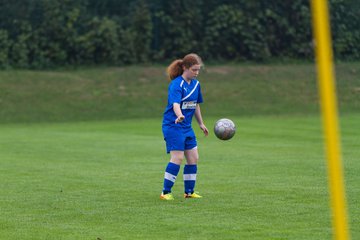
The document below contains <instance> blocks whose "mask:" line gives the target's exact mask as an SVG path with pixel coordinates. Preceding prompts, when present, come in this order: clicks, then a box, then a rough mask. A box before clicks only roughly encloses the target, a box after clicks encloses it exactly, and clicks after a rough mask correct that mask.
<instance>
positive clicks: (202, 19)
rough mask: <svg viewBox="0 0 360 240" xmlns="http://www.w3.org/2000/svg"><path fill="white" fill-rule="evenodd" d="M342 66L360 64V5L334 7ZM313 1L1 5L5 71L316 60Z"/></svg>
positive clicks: (335, 1) (337, 0)
mask: <svg viewBox="0 0 360 240" xmlns="http://www.w3.org/2000/svg"><path fill="white" fill-rule="evenodd" d="M330 7H331V19H332V24H331V26H332V34H333V43H334V45H333V46H334V53H335V56H336V58H337V59H344V60H359V59H360V45H359V44H358V42H359V40H360V30H359V29H360V3H359V2H358V1H357V0H346V1H345V0H330ZM310 21H311V16H310V8H309V2H308V1H307V0H293V1H276V2H274V1H267V0H259V1H247V0H236V1H235V0H222V1H219V0H208V1H205V0H197V1H192V0H172V1H166V0H136V1H130V2H129V1H125V0H102V1H96V0H37V1H26V0H17V1H5V0H0V47H1V49H0V67H3V68H4V67H17V68H51V67H58V66H67V65H72V66H73V65H75V66H76V65H85V64H86V65H88V64H90V65H93V64H106V65H123V64H135V63H145V62H149V61H158V62H162V61H168V60H169V59H173V58H178V57H182V56H184V55H185V54H186V53H189V52H198V53H199V54H200V55H201V56H203V57H204V58H206V59H207V62H211V60H221V61H228V60H231V61H247V60H251V61H258V62H260V61H271V60H272V59H274V58H276V59H284V58H285V59H299V60H312V59H313V39H312V31H311V24H310Z"/></svg>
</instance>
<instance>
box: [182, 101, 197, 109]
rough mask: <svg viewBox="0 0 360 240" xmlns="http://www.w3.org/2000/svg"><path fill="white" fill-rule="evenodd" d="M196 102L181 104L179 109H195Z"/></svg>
mask: <svg viewBox="0 0 360 240" xmlns="http://www.w3.org/2000/svg"><path fill="white" fill-rule="evenodd" d="M195 108H196V101H188V102H183V104H182V107H181V109H195Z"/></svg>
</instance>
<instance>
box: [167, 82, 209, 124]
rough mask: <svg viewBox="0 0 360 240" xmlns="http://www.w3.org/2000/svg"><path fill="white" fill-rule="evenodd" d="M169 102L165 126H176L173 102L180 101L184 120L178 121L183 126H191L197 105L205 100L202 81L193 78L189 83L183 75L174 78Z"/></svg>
mask: <svg viewBox="0 0 360 240" xmlns="http://www.w3.org/2000/svg"><path fill="white" fill-rule="evenodd" d="M168 93H169V94H168V104H167V106H166V109H165V112H164V118H163V127H167V126H169V127H170V126H174V125H175V120H176V118H177V116H176V114H175V112H174V109H173V104H174V103H179V104H180V109H181V112H182V114H183V115H184V116H185V119H184V121H182V122H181V123H177V124H176V125H179V126H181V127H191V121H192V117H193V116H194V113H195V109H196V105H197V104H199V103H202V102H203V98H202V94H201V88H200V83H199V81H198V80H196V79H193V80H191V82H190V83H187V82H186V81H185V80H184V78H183V77H182V76H178V77H177V78H175V79H173V80H172V81H171V83H170V85H169V90H168Z"/></svg>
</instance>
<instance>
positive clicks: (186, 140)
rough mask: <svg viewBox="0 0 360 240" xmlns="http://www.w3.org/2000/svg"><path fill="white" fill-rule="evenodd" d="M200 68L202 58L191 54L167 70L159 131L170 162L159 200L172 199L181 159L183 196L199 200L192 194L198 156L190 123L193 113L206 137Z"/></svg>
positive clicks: (178, 60) (195, 194)
mask: <svg viewBox="0 0 360 240" xmlns="http://www.w3.org/2000/svg"><path fill="white" fill-rule="evenodd" d="M202 65H203V63H202V60H201V58H200V57H199V56H198V55H196V54H194V53H191V54H188V55H186V56H185V57H184V58H183V59H177V60H175V61H173V62H172V63H171V64H170V65H169V66H168V68H167V73H168V76H169V78H170V80H171V82H170V85H169V88H168V104H167V106H166V109H165V112H164V117H163V122H162V131H163V135H164V140H165V142H166V151H167V153H170V162H169V163H168V164H167V166H166V169H165V176H164V187H163V191H162V193H161V195H160V199H162V200H174V197H173V195H172V194H171V188H172V186H173V185H174V183H175V180H176V177H177V175H178V173H179V170H180V165H181V162H182V160H183V159H184V157H185V159H186V164H185V166H184V187H185V190H184V197H185V198H201V196H200V195H199V194H197V193H195V192H194V188H195V182H196V174H197V162H198V159H199V154H198V150H197V142H196V136H195V133H194V130H193V129H192V126H191V121H192V117H193V116H194V114H195V118H196V120H197V122H198V124H199V126H200V129H201V130H202V131H203V132H204V134H205V136H207V135H208V134H209V132H208V129H207V128H206V126H205V124H204V122H203V119H202V116H201V111H200V105H199V103H202V102H203V98H202V94H201V88H200V83H199V81H198V80H196V77H197V76H198V75H199V71H200V68H201V66H202Z"/></svg>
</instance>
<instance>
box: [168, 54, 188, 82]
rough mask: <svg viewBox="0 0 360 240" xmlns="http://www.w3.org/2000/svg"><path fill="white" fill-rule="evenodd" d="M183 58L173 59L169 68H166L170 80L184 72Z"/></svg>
mask: <svg viewBox="0 0 360 240" xmlns="http://www.w3.org/2000/svg"><path fill="white" fill-rule="evenodd" d="M183 71H184V70H183V60H182V59H177V60H175V61H173V62H172V63H171V64H170V65H169V66H168V68H167V69H166V73H167V75H168V78H169V80H173V79H174V78H176V77H177V76H180V75H181V74H182V73H183Z"/></svg>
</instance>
